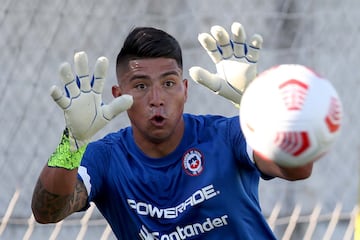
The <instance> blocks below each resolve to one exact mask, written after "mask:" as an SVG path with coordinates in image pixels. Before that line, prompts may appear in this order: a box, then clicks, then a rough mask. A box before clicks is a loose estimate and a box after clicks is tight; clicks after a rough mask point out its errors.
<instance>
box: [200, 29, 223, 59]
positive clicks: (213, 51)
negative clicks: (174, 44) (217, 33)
mask: <svg viewBox="0 0 360 240" xmlns="http://www.w3.org/2000/svg"><path fill="white" fill-rule="evenodd" d="M198 40H199V42H200V44H201V46H202V47H203V48H204V49H205V50H206V51H207V53H208V55H209V56H210V58H211V60H212V61H213V62H214V63H215V64H216V63H218V62H220V61H221V60H222V56H221V53H220V52H219V50H218V48H217V46H216V40H215V39H214V38H213V37H212V36H211V35H210V34H208V33H201V34H199V36H198Z"/></svg>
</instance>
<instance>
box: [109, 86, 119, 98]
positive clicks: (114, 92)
mask: <svg viewBox="0 0 360 240" xmlns="http://www.w3.org/2000/svg"><path fill="white" fill-rule="evenodd" d="M111 92H112V95H113V97H114V98H117V97H120V96H121V89H120V87H119V86H117V85H114V86H112V88H111Z"/></svg>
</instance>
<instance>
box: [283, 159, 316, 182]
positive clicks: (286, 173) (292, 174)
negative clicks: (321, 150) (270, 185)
mask: <svg viewBox="0 0 360 240" xmlns="http://www.w3.org/2000/svg"><path fill="white" fill-rule="evenodd" d="M313 165H314V163H313V162H310V163H308V164H306V165H304V166H301V167H295V168H294V167H291V168H290V167H289V168H287V167H280V170H281V175H282V178H284V179H286V180H289V181H296V180H303V179H306V178H308V177H310V176H311V173H312V169H313Z"/></svg>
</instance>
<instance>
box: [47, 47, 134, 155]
mask: <svg viewBox="0 0 360 240" xmlns="http://www.w3.org/2000/svg"><path fill="white" fill-rule="evenodd" d="M74 64H75V74H76V76H74V75H73V73H72V70H71V67H70V64H69V63H67V62H66V63H63V64H62V65H61V66H60V77H61V79H62V81H63V82H64V88H65V92H63V91H61V90H60V88H59V87H57V86H52V87H51V90H50V91H51V96H52V98H53V99H54V101H55V102H56V103H57V104H58V105H59V106H60V108H61V109H63V110H64V115H65V122H66V127H67V128H68V130H69V141H70V150H71V151H77V150H78V149H79V148H80V147H82V146H84V145H86V144H88V143H89V142H90V140H91V137H92V136H94V135H95V133H96V132H98V131H99V130H100V129H101V128H103V127H104V126H105V125H106V124H107V123H108V122H109V121H110V120H111V119H113V118H114V117H115V116H117V115H118V114H119V113H121V112H123V111H126V110H127V109H128V108H130V107H131V105H132V103H133V98H132V96H130V95H122V96H120V97H118V98H116V99H114V100H113V101H112V102H111V103H110V104H108V105H105V104H103V103H102V96H101V94H102V91H103V87H104V82H105V77H106V74H107V69H108V66H109V61H108V59H107V58H106V57H100V58H98V59H97V61H96V64H95V71H94V75H93V76H92V78H90V77H89V66H88V58H87V55H86V53H85V52H78V53H76V54H75V55H74Z"/></svg>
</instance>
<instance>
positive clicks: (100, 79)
mask: <svg viewBox="0 0 360 240" xmlns="http://www.w3.org/2000/svg"><path fill="white" fill-rule="evenodd" d="M108 67H109V60H108V59H107V58H106V57H99V58H98V59H97V61H96V63H95V71H94V78H93V81H94V83H93V91H94V92H95V93H98V94H101V93H102V91H103V88H104V83H105V78H106V74H107V70H108Z"/></svg>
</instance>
